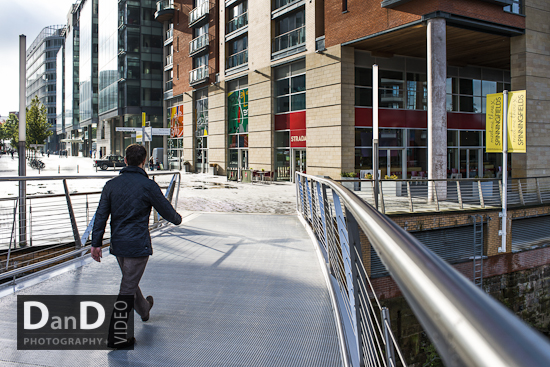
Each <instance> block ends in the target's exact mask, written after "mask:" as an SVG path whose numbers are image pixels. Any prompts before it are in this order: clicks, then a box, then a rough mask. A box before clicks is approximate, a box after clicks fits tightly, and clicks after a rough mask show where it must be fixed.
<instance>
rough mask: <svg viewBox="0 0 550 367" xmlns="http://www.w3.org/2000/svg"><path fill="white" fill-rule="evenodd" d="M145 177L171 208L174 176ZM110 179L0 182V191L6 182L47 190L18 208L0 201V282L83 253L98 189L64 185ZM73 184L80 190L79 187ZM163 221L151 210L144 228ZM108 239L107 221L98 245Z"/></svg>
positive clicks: (12, 200) (14, 203) (174, 197)
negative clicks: (23, 212)
mask: <svg viewBox="0 0 550 367" xmlns="http://www.w3.org/2000/svg"><path fill="white" fill-rule="evenodd" d="M150 176H152V177H153V179H155V180H156V181H157V183H158V184H159V186H160V187H161V189H166V197H167V198H168V199H169V200H170V202H171V203H172V204H173V205H174V206H175V207H176V206H177V200H178V194H179V183H180V174H179V172H176V173H174V172H168V173H150ZM113 177H116V176H65V177H59V176H57V177H55V176H54V177H7V178H1V179H0V184H2V185H4V187H5V185H6V184H9V183H10V182H11V183H12V185H13V184H17V182H18V181H27V182H33V181H39V182H40V184H39V185H38V186H41V185H42V186H43V187H48V188H49V189H48V190H47V192H48V193H47V194H32V195H27V197H26V198H25V205H22V206H20V205H18V204H19V198H14V197H11V198H10V197H8V198H0V282H2V280H5V279H10V280H11V282H12V284H15V282H16V281H17V279H18V278H19V277H22V276H24V275H28V274H30V273H32V272H36V271H40V270H43V269H45V268H46V267H47V266H51V265H54V264H57V263H60V262H62V261H66V260H68V259H71V258H75V257H79V256H81V255H82V254H83V253H85V252H86V251H87V250H88V249H89V240H90V238H91V228H92V226H93V220H94V218H95V211H96V209H97V206H98V204H99V199H100V196H101V191H94V192H77V190H75V188H77V189H79V186H78V185H77V184H75V185H74V186H72V190H71V189H70V188H71V186H70V184H69V185H68V184H67V181H69V182H71V183H74V181H75V180H87V181H86V182H94V183H96V184H97V180H98V179H102V180H103V183H104V182H105V179H108V178H113ZM167 179H169V181H168V180H167ZM92 180H93V181H92ZM59 181H64V185H63V186H62V187H60V185H53V184H51V185H50V184H49V183H54V182H59ZM79 185H80V186H83V184H82V183H80V184H79ZM29 186H30V184H29ZM84 186H86V187H87V186H88V185H86V184H84ZM92 186H94V185H92ZM101 186H102V185H101ZM8 191H9V190H8ZM8 191H6V192H8ZM23 207H25V208H26V213H27V214H26V215H25V216H24V217H23V218H24V220H23V221H21V220H20V219H21V218H19V210H20V208H23ZM163 223H164V222H163V220H162V219H161V218H160V215H155V212H154V210H153V211H152V214H151V216H150V218H149V224H150V228H152V229H154V228H157V227H159V226H161V225H163ZM109 238H110V225H109V223H108V224H107V226H106V230H105V235H104V239H105V241H104V243H108V241H109Z"/></svg>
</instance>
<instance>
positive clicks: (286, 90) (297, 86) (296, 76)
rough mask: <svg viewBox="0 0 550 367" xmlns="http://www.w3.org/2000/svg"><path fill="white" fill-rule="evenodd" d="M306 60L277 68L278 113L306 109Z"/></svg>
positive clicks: (276, 92)
mask: <svg viewBox="0 0 550 367" xmlns="http://www.w3.org/2000/svg"><path fill="white" fill-rule="evenodd" d="M304 73H305V60H301V61H299V62H296V63H293V64H290V65H284V66H280V67H279V68H277V69H275V77H276V79H277V80H276V81H275V97H276V98H275V105H276V113H284V112H290V111H300V110H305V109H306V93H305V90H306V76H305V74H304Z"/></svg>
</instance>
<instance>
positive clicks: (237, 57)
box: [226, 49, 248, 69]
mask: <svg viewBox="0 0 550 367" xmlns="http://www.w3.org/2000/svg"><path fill="white" fill-rule="evenodd" d="M247 62H248V49H246V50H242V51H239V52H237V53H235V54H233V55H231V56H229V57H228V58H227V67H226V69H231V68H234V67H237V66H239V65H242V64H245V63H247Z"/></svg>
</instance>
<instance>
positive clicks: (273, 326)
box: [0, 214, 342, 367]
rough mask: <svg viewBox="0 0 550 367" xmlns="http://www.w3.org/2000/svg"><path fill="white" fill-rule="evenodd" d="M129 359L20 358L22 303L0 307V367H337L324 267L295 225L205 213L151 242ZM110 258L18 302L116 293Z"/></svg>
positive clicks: (56, 354)
mask: <svg viewBox="0 0 550 367" xmlns="http://www.w3.org/2000/svg"><path fill="white" fill-rule="evenodd" d="M153 246H154V255H153V257H151V258H150V260H149V264H148V266H147V269H146V271H145V275H144V277H143V279H142V281H141V288H142V290H143V293H144V294H145V295H148V294H152V295H153V296H154V297H155V306H154V308H153V310H152V312H151V319H150V320H149V321H148V322H147V323H142V322H141V320H140V319H139V317H136V321H135V325H136V329H135V335H136V339H137V343H136V347H135V350H133V351H123V350H122V351H61V352H60V351H17V343H16V330H17V328H16V295H10V296H6V297H4V298H1V299H0V315H1V316H0V318H1V320H2V322H1V323H0V365H8V366H11V365H19V366H26V365H28V366H79V367H84V366H224V367H228V366H277V367H280V366H285V367H287V366H341V365H342V361H341V356H340V350H339V346H338V345H339V342H338V336H337V330H336V323H335V320H334V315H333V311H332V307H331V303H330V297H329V291H328V289H327V286H326V283H325V281H324V278H323V275H322V272H321V267H320V264H319V261H318V260H317V255H316V253H315V250H314V246H313V244H312V243H311V240H310V238H309V237H308V236H307V233H306V231H305V230H304V228H303V226H302V225H301V224H300V222H299V221H298V219H297V218H296V217H295V216H273V215H244V214H243V215H236V214H201V215H194V216H193V217H192V219H191V220H189V221H187V222H186V223H184V224H182V225H180V226H179V227H169V228H168V229H167V230H165V231H163V232H160V233H158V234H156V235H155V236H154V238H153ZM119 281H120V271H119V269H118V266H117V264H116V261H115V258H114V257H113V256H110V255H109V256H107V255H105V257H104V258H103V261H102V263H101V264H97V263H91V264H88V265H85V266H84V267H82V268H80V269H78V270H75V271H71V272H67V273H64V274H62V275H59V276H56V277H54V278H52V279H50V280H47V281H45V282H43V283H40V284H38V285H35V286H33V287H30V288H27V289H24V290H22V291H20V292H18V293H17V294H116V293H117V292H118V284H119Z"/></svg>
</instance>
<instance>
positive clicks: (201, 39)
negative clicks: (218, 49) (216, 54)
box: [189, 33, 210, 56]
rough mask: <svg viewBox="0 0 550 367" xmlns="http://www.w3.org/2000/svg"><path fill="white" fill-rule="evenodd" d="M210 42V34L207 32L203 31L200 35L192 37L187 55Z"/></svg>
mask: <svg viewBox="0 0 550 367" xmlns="http://www.w3.org/2000/svg"><path fill="white" fill-rule="evenodd" d="M209 44H210V36H209V34H208V33H203V34H201V35H200V36H198V37H196V38H194V39H192V40H191V41H190V42H189V56H191V55H193V54H194V53H196V52H198V51H199V50H201V49H203V48H205V47H206V46H208V45H209Z"/></svg>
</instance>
